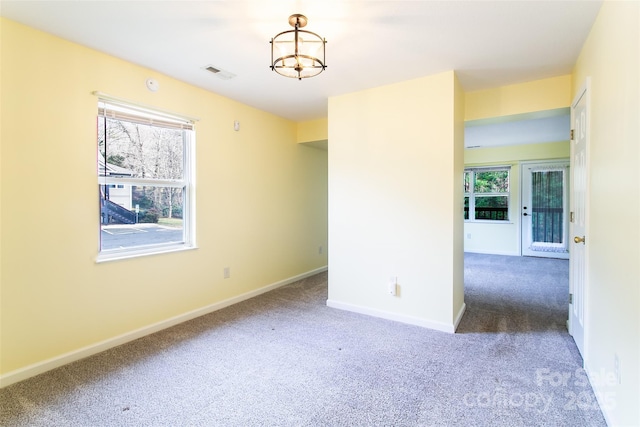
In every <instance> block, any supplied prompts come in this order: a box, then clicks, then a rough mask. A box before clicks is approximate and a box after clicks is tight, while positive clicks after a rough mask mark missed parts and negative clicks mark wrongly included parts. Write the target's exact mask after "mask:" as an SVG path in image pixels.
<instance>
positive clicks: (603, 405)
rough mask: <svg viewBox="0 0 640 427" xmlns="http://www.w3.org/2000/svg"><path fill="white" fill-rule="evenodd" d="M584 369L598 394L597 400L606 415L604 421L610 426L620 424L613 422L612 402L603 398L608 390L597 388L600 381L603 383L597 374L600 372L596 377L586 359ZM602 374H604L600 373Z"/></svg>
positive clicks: (603, 414)
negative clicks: (603, 390)
mask: <svg viewBox="0 0 640 427" xmlns="http://www.w3.org/2000/svg"><path fill="white" fill-rule="evenodd" d="M583 368H584V371H585V372H586V373H587V378H589V384H590V385H591V388H592V389H593V393H594V394H595V395H596V400H597V401H598V406H599V407H600V410H601V411H602V416H603V417H604V421H605V422H606V423H607V425H608V426H615V425H618V424H616V423H614V422H613V417H612V414H611V413H610V411H611V402H607V401H603V398H605V397H606V396H607V394H606V393H607V392H606V391H605V392H602V391H601V390H598V389H597V385H598V384H599V383H601V382H602V381H603V379H602V377H600V378H598V377H597V375H598V373H597V372H596V377H595V378H594V375H593V373H592V372H591V370H590V369H589V368H588V366H587V362H586V360H585V363H584V365H583ZM600 375H602V374H600Z"/></svg>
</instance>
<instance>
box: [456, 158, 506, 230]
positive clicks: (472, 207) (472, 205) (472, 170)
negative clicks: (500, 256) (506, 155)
mask: <svg viewBox="0 0 640 427" xmlns="http://www.w3.org/2000/svg"><path fill="white" fill-rule="evenodd" d="M494 171H495V172H498V171H507V172H508V174H509V177H508V179H509V190H508V191H507V192H506V193H501V192H490V193H477V192H476V191H475V188H474V183H475V174H476V172H494ZM467 173H469V190H470V191H469V192H467V191H466V189H465V191H464V197H468V198H469V218H468V219H465V220H464V221H465V222H476V223H489V224H509V223H511V166H509V165H507V166H503V165H501V166H482V167H467V168H465V169H464V174H465V175H466V174H467ZM462 182H463V184H464V182H465V180H464V177H463V179H462ZM476 194H477V195H478V197H491V196H499V197H506V199H507V219H476V218H475V212H476Z"/></svg>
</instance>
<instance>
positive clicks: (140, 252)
mask: <svg viewBox="0 0 640 427" xmlns="http://www.w3.org/2000/svg"><path fill="white" fill-rule="evenodd" d="M193 249H198V247H197V246H190V245H184V244H181V245H171V246H163V247H154V248H146V249H137V250H129V251H122V252H111V253H102V254H99V255H98V256H97V257H96V264H101V263H103V262H111V261H119V260H125V259H131V258H139V257H144V256H149V255H161V254H167V253H172V252H183V251H190V250H193Z"/></svg>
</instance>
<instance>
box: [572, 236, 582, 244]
mask: <svg viewBox="0 0 640 427" xmlns="http://www.w3.org/2000/svg"><path fill="white" fill-rule="evenodd" d="M573 241H574V242H575V243H584V236H582V237H578V236H576V237H574V238H573Z"/></svg>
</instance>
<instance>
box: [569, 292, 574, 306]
mask: <svg viewBox="0 0 640 427" xmlns="http://www.w3.org/2000/svg"><path fill="white" fill-rule="evenodd" d="M569 304H573V294H569Z"/></svg>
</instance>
